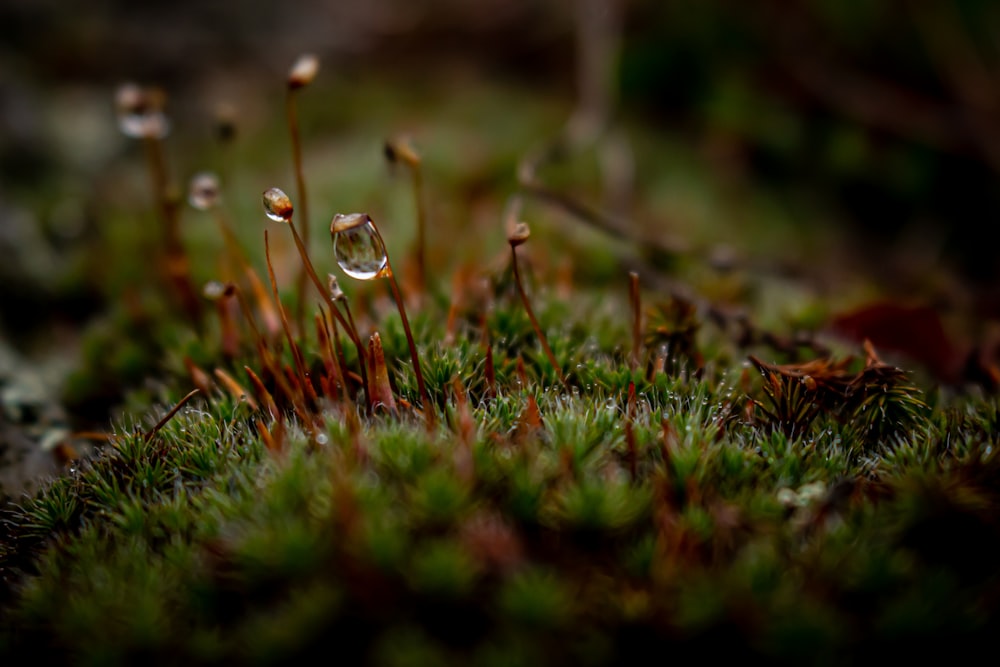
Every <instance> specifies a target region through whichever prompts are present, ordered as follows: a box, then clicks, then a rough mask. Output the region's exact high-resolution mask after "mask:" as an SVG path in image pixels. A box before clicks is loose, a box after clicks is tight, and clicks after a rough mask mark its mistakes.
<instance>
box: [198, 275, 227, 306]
mask: <svg viewBox="0 0 1000 667" xmlns="http://www.w3.org/2000/svg"><path fill="white" fill-rule="evenodd" d="M201 293H202V295H203V296H204V297H205V298H206V299H208V300H210V301H217V300H218V299H221V298H222V297H223V296H224V295H225V293H226V286H225V285H223V284H222V283H221V282H219V281H218V280H209V281H208V282H207V283H205V286H204V287H203V288H202V290H201Z"/></svg>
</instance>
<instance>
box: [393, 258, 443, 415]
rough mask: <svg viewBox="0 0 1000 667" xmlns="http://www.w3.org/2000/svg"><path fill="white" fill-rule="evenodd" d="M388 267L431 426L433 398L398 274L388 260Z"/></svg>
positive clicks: (418, 385) (418, 386)
mask: <svg viewBox="0 0 1000 667" xmlns="http://www.w3.org/2000/svg"><path fill="white" fill-rule="evenodd" d="M386 267H387V268H388V269H389V287H390V288H391V289H392V298H393V299H395V300H396V309H397V310H399V317H400V319H401V320H402V321H403V331H404V332H405V333H406V344H407V345H409V346H410V359H411V360H412V361H413V371H414V373H415V374H416V376H417V388H418V389H419V390H420V400H421V401H422V402H423V404H424V412H425V414H426V415H427V423H428V425H430V424H433V423H434V406H433V405H431V398H430V395H429V394H428V393H427V386H426V385H425V384H424V374H423V372H422V371H421V370H420V359H419V357H418V356H417V345H416V343H414V342H413V333H411V332H410V320H409V319H408V318H407V317H406V308H404V307H403V295H402V294H400V293H399V284H398V283H397V282H396V274H394V273H393V272H392V267H391V266H389V264H388V260H387V261H386Z"/></svg>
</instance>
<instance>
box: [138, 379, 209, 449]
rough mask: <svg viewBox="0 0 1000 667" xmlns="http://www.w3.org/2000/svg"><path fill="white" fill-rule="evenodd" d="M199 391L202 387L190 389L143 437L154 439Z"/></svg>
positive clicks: (147, 439) (148, 439) (147, 440)
mask: <svg viewBox="0 0 1000 667" xmlns="http://www.w3.org/2000/svg"><path fill="white" fill-rule="evenodd" d="M199 391H201V390H200V389H192V390H191V391H189V392H188V393H187V395H186V396H184V398H182V399H181V400H179V401H178V402H177V405H175V406H174V407H172V408H171V409H170V412H168V413H167V414H165V415H163V418H162V419H161V420H160V421H158V422H156V425H155V426H153V428H151V429H150V430H149V431H148V432H147V433H146V435H145V436H143V439H144V440H145V441H146V442H149V441H150V440H152V439H153V438H154V437H155V436H156V434H157V433H159V432H160V429H161V428H163V427H164V426H166V425H167V422H168V421H170V420H171V419H173V417H174V415H176V414H177V413H178V412H179V411H180V409H181V408H183V407H184V405H185V404H186V403H187V402H188V401H190V400H191V399H192V398H194V395H195V394H197V393H198V392H199Z"/></svg>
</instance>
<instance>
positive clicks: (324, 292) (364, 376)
mask: <svg viewBox="0 0 1000 667" xmlns="http://www.w3.org/2000/svg"><path fill="white" fill-rule="evenodd" d="M288 226H289V227H291V228H292V238H294V239H295V246H296V247H297V248H298V249H299V255H301V256H302V265H303V266H304V267H305V269H306V273H307V274H308V275H309V278H310V279H311V280H312V282H313V284H314V285H315V286H316V289H317V290H318V291H319V293H320V296H322V297H323V300H324V301H326V305H327V306H329V308H330V312H332V313H333V315H334V317H336V318H337V321H338V322H340V325H341V326H342V327H344V329H345V330H346V331H347V335H348V336H349V337H350V339H351V342H352V343H354V347H355V349H356V350H357V352H358V366H359V367H360V370H361V384H362V385H363V387H364V391H365V405H368V406H369V407H370V403H369V401H368V399H369V398H370V394H369V388H368V370H367V369H366V368H365V366H366V365H367V364H368V356H367V354H366V352H365V347H364V345H362V344H361V338H359V337H358V332H357V330H356V329H355V328H354V327H353V326H352V325H348V323H347V321H346V320H345V319H344V316H343V315H342V314H341V313H340V309H339V308H337V305H336V303H335V302H334V300H333V297H332V296H331V295H330V291H329V290H328V289H327V288H325V287H324V286H323V283H322V282H321V281H320V279H319V276H318V275H316V269H315V268H313V265H312V261H311V260H310V259H309V254H308V253H307V252H306V247H305V244H304V243H303V242H302V238H301V237H300V236H299V232H298V231H297V230H296V229H295V223H294V222H292V220H291V219H289V220H288Z"/></svg>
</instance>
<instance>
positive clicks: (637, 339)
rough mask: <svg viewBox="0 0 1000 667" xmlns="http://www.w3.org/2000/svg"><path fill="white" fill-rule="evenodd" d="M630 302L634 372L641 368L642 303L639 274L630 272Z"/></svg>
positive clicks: (631, 359) (632, 365)
mask: <svg viewBox="0 0 1000 667" xmlns="http://www.w3.org/2000/svg"><path fill="white" fill-rule="evenodd" d="M628 294H629V302H630V303H631V304H632V355H631V358H630V362H631V367H632V372H635V369H636V368H638V366H639V357H640V356H641V353H642V351H641V347H642V302H641V300H640V295H639V274H638V273H636V272H635V271H629V274H628Z"/></svg>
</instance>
